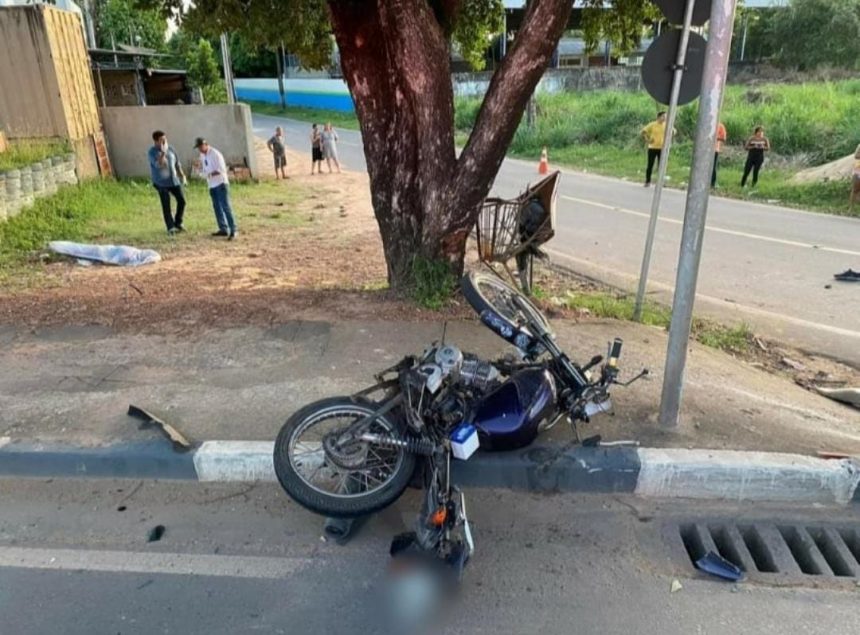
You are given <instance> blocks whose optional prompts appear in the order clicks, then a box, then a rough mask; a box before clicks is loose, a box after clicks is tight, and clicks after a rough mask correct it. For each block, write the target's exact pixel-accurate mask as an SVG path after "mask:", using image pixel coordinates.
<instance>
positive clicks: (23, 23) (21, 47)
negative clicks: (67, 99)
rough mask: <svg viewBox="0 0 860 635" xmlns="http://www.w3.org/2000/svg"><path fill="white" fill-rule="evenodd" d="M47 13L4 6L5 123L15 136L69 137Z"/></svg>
mask: <svg viewBox="0 0 860 635" xmlns="http://www.w3.org/2000/svg"><path fill="white" fill-rule="evenodd" d="M59 95H60V85H59V83H58V81H57V74H56V72H55V69H54V62H53V59H52V58H51V46H50V43H49V41H48V33H47V28H46V26H45V21H44V16H43V13H42V12H41V11H39V10H38V8H37V7H32V6H31V7H0V129H2V130H4V131H5V132H6V135H7V136H8V137H9V138H10V139H16V138H26V137H63V138H68V137H67V126H66V118H65V112H64V111H63V104H62V102H61V101H60V98H59Z"/></svg>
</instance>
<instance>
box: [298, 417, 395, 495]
mask: <svg viewBox="0 0 860 635" xmlns="http://www.w3.org/2000/svg"><path fill="white" fill-rule="evenodd" d="M368 414H369V412H368V411H366V410H364V409H358V408H356V409H352V408H348V407H346V408H344V409H343V410H340V411H338V412H332V411H329V412H325V411H322V412H321V413H319V414H317V415H316V416H315V415H311V417H309V418H308V419H306V420H305V421H304V422H303V423H302V424H301V426H300V427H299V428H298V429H297V430H296V431H295V432H294V434H293V437H292V439H291V442H290V446H289V451H288V456H289V460H290V462H291V463H292V464H293V466H294V469H295V471H296V473H297V474H298V475H299V476H300V477H301V478H302V480H303V481H305V483H307V484H308V485H309V486H310V487H312V488H313V489H316V490H317V491H320V492H322V493H325V494H327V495H330V496H338V497H349V496H356V495H366V494H368V493H371V492H373V491H376V490H377V489H379V488H381V487H384V486H385V484H386V483H388V482H389V480H390V479H391V477H392V476H393V475H394V474H395V473H396V472H397V466H398V465H399V463H400V461H402V460H403V450H398V449H391V448H387V447H383V446H372V445H370V444H367V443H364V444H362V445H360V446H356V447H351V448H349V449H348V451H345V455H344V457H346V456H349V457H350V464H351V462H352V461H355V463H356V464H357V467H356V468H352V469H347V468H342V467H339V465H338V463H341V462H342V461H340V460H339V459H338V460H337V461H336V460H335V459H336V458H338V457H335V456H333V455H329V450H328V449H326V446H325V444H324V441H325V440H326V438H328V437H330V436H331V435H336V434H339V433H340V432H342V431H343V430H344V429H346V428H347V427H348V426H349V425H351V424H353V423H354V422H355V421H357V420H359V419H361V418H364V417H366V416H367V415H368ZM372 429H373V430H374V432H377V433H378V434H383V435H391V434H393V433H394V432H395V430H394V428H393V427H392V426H391V425H390V424H389V423H388V422H387V421H385V420H377V421H375V422H374V423H373V426H372ZM362 453H363V454H362ZM380 475H381V476H380Z"/></svg>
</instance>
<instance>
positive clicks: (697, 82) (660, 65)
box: [642, 29, 708, 106]
mask: <svg viewBox="0 0 860 635" xmlns="http://www.w3.org/2000/svg"><path fill="white" fill-rule="evenodd" d="M707 45H708V43H707V41H706V40H705V38H703V37H702V36H701V35H699V34H698V33H690V39H689V41H688V42H687V58H686V60H685V61H684V73H683V75H682V76H681V91H680V93H679V94H678V105H679V106H683V105H684V104H688V103H690V102H691V101H693V100H694V99H695V98H696V97H698V96H699V92H700V91H701V89H702V71H703V70H704V68H705V48H706V47H707ZM680 46H681V30H680V29H667V30H666V31H663V33H661V34H660V37H658V38H657V39H656V40H654V41H653V42H652V43H651V46H649V47H648V50H647V51H645V59H644V60H642V83H643V84H644V85H645V90H647V91H648V94H649V95H651V96H652V97H653V98H654V99H655V100H656V101H657V103H660V104H668V103H669V98H670V96H671V94H672V78H673V77H674V73H675V70H674V69H675V62H676V60H677V59H678V48H679V47H680Z"/></svg>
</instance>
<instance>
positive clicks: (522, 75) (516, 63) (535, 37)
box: [454, 0, 573, 228]
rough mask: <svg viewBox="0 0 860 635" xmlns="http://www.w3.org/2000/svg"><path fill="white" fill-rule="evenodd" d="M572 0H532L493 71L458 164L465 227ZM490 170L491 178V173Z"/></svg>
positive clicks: (487, 187)
mask: <svg viewBox="0 0 860 635" xmlns="http://www.w3.org/2000/svg"><path fill="white" fill-rule="evenodd" d="M572 7H573V3H572V1H571V0H532V1H531V2H530V3H529V4H528V9H527V10H526V15H525V17H524V18H523V24H522V27H521V28H520V30H519V32H518V33H517V36H516V39H515V40H514V43H513V45H512V46H511V48H510V50H509V51H508V54H507V56H506V57H505V59H504V61H503V62H502V66H501V68H499V70H498V71H496V73H495V74H494V75H493V79H492V80H491V82H490V87H489V89H488V90H487V95H486V97H485V98H484V103H483V104H482V105H481V110H480V111H479V113H478V117H477V119H476V121H475V127H474V128H473V129H472V134H471V136H470V137H469V141H468V143H467V144H466V147H465V148H464V150H463V152H462V154H461V155H460V159H459V161H458V164H457V178H456V181H455V185H454V192H455V194H454V200H457V201H458V202H459V203H460V205H462V206H463V209H469V210H473V209H474V212H473V213H472V214H471V215H470V216H468V217H466V216H465V215H464V218H463V219H462V220H463V227H464V228H465V227H468V226H471V224H472V223H473V222H474V218H475V214H477V206H478V204H479V203H480V202H481V200H482V199H483V198H484V197H485V196H486V195H487V193H488V192H489V190H490V187H491V186H492V180H493V178H494V176H495V174H496V173H497V172H498V170H499V167H500V166H501V164H502V161H503V160H504V158H505V152H506V151H507V148H508V146H509V145H510V143H511V140H512V139H513V137H514V134H515V133H516V130H517V126H518V125H519V122H520V119H521V118H522V114H523V111H524V110H525V107H526V104H527V103H528V100H529V97H531V95H532V93H534V90H535V87H536V86H537V84H538V82H539V81H540V78H541V76H542V75H543V73H544V71H545V70H546V67H547V65H548V64H549V61H550V58H551V57H552V54H553V51H554V50H555V47H556V46H557V45H558V41H559V39H560V38H561V35H562V33H564V29H565V27H566V26H567V22H568V18H569V17H570V12H571V9H572ZM488 176H489V178H487V177H488Z"/></svg>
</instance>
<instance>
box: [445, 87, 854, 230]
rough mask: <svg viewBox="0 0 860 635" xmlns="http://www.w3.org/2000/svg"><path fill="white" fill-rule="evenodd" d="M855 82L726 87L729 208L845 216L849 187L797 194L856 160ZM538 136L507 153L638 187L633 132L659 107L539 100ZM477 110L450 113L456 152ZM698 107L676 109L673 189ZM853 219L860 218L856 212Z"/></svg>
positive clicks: (640, 160) (568, 97) (723, 172)
mask: <svg viewBox="0 0 860 635" xmlns="http://www.w3.org/2000/svg"><path fill="white" fill-rule="evenodd" d="M858 96H860V80H848V81H838V82H816V83H809V84H799V85H781V84H772V85H764V86H757V87H750V86H728V87H727V92H726V98H725V102H724V106H723V116H722V119H723V122H724V123H725V125H726V129H727V132H728V146H727V148H726V151H725V152H724V153H723V156H722V157H721V159H720V177H719V188H718V190H717V192H718V193H719V194H720V195H723V196H729V197H733V198H739V199H746V200H753V201H760V202H767V203H774V204H781V205H786V206H790V207H798V208H802V209H808V210H812V211H820V212H826V213H831V214H844V215H849V214H850V212H849V211H848V209H847V208H848V194H849V189H850V183H849V182H848V181H847V180H846V181H843V182H829V183H819V184H794V183H791V182H790V179H791V177H792V176H794V174H796V173H797V172H798V171H799V170H801V169H803V168H805V167H809V166H813V165H820V164H822V163H826V162H828V161H831V160H833V159H836V158H839V157H843V156H846V155H848V154H850V153H852V152H853V151H854V149H855V147H856V144H857V138H856V130H855V129H856V121H857V120H858V119H860V99H858ZM537 103H538V119H537V124H536V126H535V127H534V129H528V128H527V127H526V125H525V123H522V124H521V125H520V127H519V129H518V130H517V132H516V134H515V136H514V140H513V142H512V143H511V147H510V150H509V153H510V154H511V155H513V156H518V157H521V158H526V159H530V160H534V161H537V159H538V157H539V156H540V151H541V148H542V147H543V146H547V148H548V149H549V156H550V163H551V164H553V163H555V164H562V165H567V166H570V167H573V168H576V169H580V170H587V171H591V172H596V173H599V174H604V175H607V176H614V177H621V178H626V179H630V180H636V181H641V180H644V174H645V150H644V147H643V146H642V144H641V143H640V141H639V136H638V135H639V130H640V129H641V128H642V126H643V125H644V124H645V123H647V122H648V121H650V120H651V119H653V117H654V113H655V111H656V110H657V107H656V105H655V104H654V102H653V101H652V100H651V98H650V97H648V95H647V94H645V93H644V92H637V93H628V92H617V91H591V92H582V93H557V94H540V95H538V97H537ZM479 106H480V99H478V98H461V99H458V100H457V102H456V104H455V122H456V126H457V139H458V142H459V143H463V142H465V139H466V138H467V135H468V132H469V130H470V129H471V127H472V125H474V121H475V117H476V115H477V112H478V108H479ZM696 109H697V105H696V104H692V105H688V106H685V107H683V108H681V109H680V110H679V112H678V119H677V123H676V127H677V129H678V136H677V137H676V143H675V144H674V146H673V150H672V157H671V160H670V163H669V166H668V167H669V169H668V175H669V177H670V180H669V185H670V186H672V187H683V186H686V184H687V182H688V180H689V172H690V161H691V158H692V139H693V135H694V131H695V124H696V113H697V110H696ZM756 125H763V126H764V127H765V130H766V133H767V136H768V137H769V138H770V140H771V143H772V145H773V152H772V153H771V156H770V158H769V160H768V163H767V164H766V165H765V167H764V169H763V171H762V175H761V178H760V180H759V184H758V187H757V188H756V189H755V190H749V189H746V190H742V189H741V187H740V180H741V173H742V170H743V163H744V160H745V158H746V156H745V153H744V152H743V150H742V148H741V146H742V144H743V141H744V140H745V139H746V137H747V136H748V135H749V134H750V133H751V131H752V128H753V127H754V126H756ZM852 215H860V212H854V213H853V214H852Z"/></svg>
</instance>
